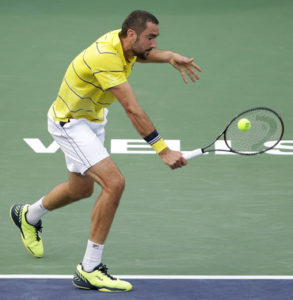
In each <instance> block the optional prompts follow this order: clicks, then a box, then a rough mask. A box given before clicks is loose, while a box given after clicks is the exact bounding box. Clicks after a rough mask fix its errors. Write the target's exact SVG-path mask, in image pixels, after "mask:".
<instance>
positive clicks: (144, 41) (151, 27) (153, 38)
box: [132, 22, 159, 59]
mask: <svg viewBox="0 0 293 300" xmlns="http://www.w3.org/2000/svg"><path fill="white" fill-rule="evenodd" d="M146 25H147V26H146V29H145V30H144V31H143V32H142V33H141V34H140V35H139V36H138V37H137V39H136V41H135V42H134V44H133V45H132V51H133V53H134V55H135V56H137V57H138V58H140V59H147V56H148V55H149V53H150V51H151V50H152V49H153V48H156V47H157V36H158V35H159V26H158V25H157V24H154V23H152V22H147V23H146Z"/></svg>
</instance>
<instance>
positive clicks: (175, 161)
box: [159, 148, 187, 169]
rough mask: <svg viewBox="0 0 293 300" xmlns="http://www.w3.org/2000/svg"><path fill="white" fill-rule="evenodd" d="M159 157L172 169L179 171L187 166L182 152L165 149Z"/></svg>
mask: <svg viewBox="0 0 293 300" xmlns="http://www.w3.org/2000/svg"><path fill="white" fill-rule="evenodd" d="M159 155H160V157H161V159H162V161H163V162H164V163H165V164H166V165H168V166H169V167H170V168H171V169H177V168H181V167H183V166H186V165H187V160H186V159H185V158H184V157H183V156H182V153H181V152H180V151H173V150H171V149H169V148H165V149H164V150H163V151H161V152H160V153H159Z"/></svg>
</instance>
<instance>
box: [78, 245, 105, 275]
mask: <svg viewBox="0 0 293 300" xmlns="http://www.w3.org/2000/svg"><path fill="white" fill-rule="evenodd" d="M103 249H104V245H100V244H96V243H94V242H92V241H90V240H88V242H87V248H86V251H85V255H84V258H83V261H82V268H83V270H84V271H85V272H92V270H93V269H94V268H95V267H96V266H98V265H99V264H100V263H101V261H102V254H103Z"/></svg>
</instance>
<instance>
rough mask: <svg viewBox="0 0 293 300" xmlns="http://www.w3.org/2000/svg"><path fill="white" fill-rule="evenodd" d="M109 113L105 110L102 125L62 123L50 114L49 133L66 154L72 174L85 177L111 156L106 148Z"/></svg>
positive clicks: (83, 122) (84, 121)
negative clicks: (100, 162)
mask: <svg viewBox="0 0 293 300" xmlns="http://www.w3.org/2000/svg"><path fill="white" fill-rule="evenodd" d="M107 113H108V111H107V110H106V109H105V120H104V121H103V122H102V123H95V122H90V121H88V120H87V119H70V121H69V122H67V123H62V122H57V121H54V120H53V118H52V117H51V116H50V115H49V114H48V131H49V133H50V134H51V135H52V137H53V139H54V140H55V141H56V142H57V143H58V145H59V146H60V148H61V149H62V151H63V152H64V155H65V161H66V165H67V169H68V170H69V171H70V172H74V173H80V174H82V175H85V172H86V171H87V170H88V169H89V168H90V167H92V166H93V165H95V164H96V163H98V162H99V161H101V160H103V159H105V158H106V157H108V156H109V153H108V151H107V150H106V148H105V147H104V141H105V125H106V123H107Z"/></svg>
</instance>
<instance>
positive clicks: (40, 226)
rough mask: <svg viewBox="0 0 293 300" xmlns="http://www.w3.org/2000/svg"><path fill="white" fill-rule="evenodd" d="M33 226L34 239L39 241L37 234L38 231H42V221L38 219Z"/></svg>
mask: <svg viewBox="0 0 293 300" xmlns="http://www.w3.org/2000/svg"><path fill="white" fill-rule="evenodd" d="M34 227H35V229H36V239H37V241H39V240H40V239H41V238H40V236H39V232H42V229H43V227H42V222H41V221H39V222H38V223H37V224H36V225H35V226H34Z"/></svg>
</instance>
